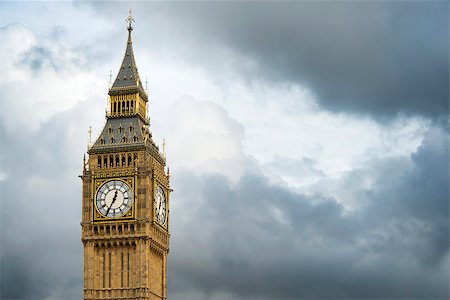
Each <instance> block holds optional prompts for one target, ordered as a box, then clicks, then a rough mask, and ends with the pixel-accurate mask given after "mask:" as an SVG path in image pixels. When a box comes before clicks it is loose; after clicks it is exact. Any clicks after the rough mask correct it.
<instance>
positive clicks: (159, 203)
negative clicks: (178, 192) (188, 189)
mask: <svg viewBox="0 0 450 300" xmlns="http://www.w3.org/2000/svg"><path fill="white" fill-rule="evenodd" d="M166 212H167V211H166V196H165V194H164V191H163V189H162V188H161V187H160V186H158V187H157V188H156V191H155V217H156V221H158V223H159V224H161V225H164V224H166V219H167V218H166Z"/></svg>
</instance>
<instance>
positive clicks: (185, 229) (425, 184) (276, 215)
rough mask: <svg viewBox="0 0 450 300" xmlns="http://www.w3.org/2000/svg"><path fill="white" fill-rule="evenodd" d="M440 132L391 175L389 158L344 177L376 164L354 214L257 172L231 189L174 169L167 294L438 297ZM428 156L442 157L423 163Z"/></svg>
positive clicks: (443, 220) (442, 187)
mask: <svg viewBox="0 0 450 300" xmlns="http://www.w3.org/2000/svg"><path fill="white" fill-rule="evenodd" d="M446 136H447V135H446V134H445V133H443V132H442V131H440V130H436V131H434V130H433V131H430V132H429V134H428V135H427V137H426V138H425V139H424V141H423V143H422V145H421V147H420V148H419V149H418V150H417V152H416V153H415V154H414V155H413V156H412V158H411V164H412V166H413V168H409V167H404V168H402V169H400V170H398V171H396V172H394V175H392V176H389V174H390V173H392V171H393V170H392V168H393V167H395V166H401V164H395V163H394V161H393V160H396V159H397V158H388V159H385V160H380V161H377V165H376V166H368V169H366V170H365V171H364V170H356V171H354V172H350V174H349V175H348V178H347V179H346V180H347V182H349V183H350V182H351V180H350V178H352V177H353V176H354V177H355V178H354V179H357V177H359V176H361V173H363V172H374V170H373V169H374V168H375V169H376V168H378V170H377V171H376V172H375V175H376V176H377V177H376V178H377V183H376V184H375V185H374V186H373V187H372V189H370V190H368V191H366V193H368V196H367V198H368V199H369V203H368V205H366V206H365V207H364V208H363V209H360V210H357V211H355V212H353V213H348V212H345V211H344V209H343V207H342V206H340V205H339V204H337V203H336V201H335V200H334V199H332V198H320V196H314V197H311V196H308V197H307V196H304V195H301V194H297V193H294V192H292V191H290V190H289V189H287V188H285V187H283V186H277V185H272V184H270V183H269V182H268V180H267V179H265V178H263V177H262V176H261V175H258V174H253V173H249V174H247V175H246V176H244V177H243V178H242V179H241V180H240V181H239V182H238V183H237V184H235V185H234V184H232V183H231V182H229V181H228V180H227V179H226V178H225V177H222V176H220V175H214V174H209V175H208V174H203V175H194V174H192V173H191V172H188V171H186V172H175V173H174V174H173V180H174V186H176V187H177V190H176V191H175V193H174V194H173V197H172V203H173V206H172V210H171V211H172V220H173V222H172V224H173V225H172V236H173V240H172V241H173V242H172V252H171V257H170V259H171V267H170V269H169V271H170V273H169V278H171V281H169V284H170V287H169V291H171V293H172V294H171V297H172V298H174V299H183V295H185V294H186V293H187V294H189V293H193V294H194V295H197V297H198V299H202V297H203V299H214V297H216V298H217V299H227V297H228V296H229V295H231V298H233V299H304V298H340V299H349V298H353V299H363V298H365V299H367V298H371V299H374V298H375V299H386V298H390V299H392V298H405V297H406V298H414V299H419V298H422V299H430V298H439V299H440V298H447V297H448V269H447V265H448V253H449V247H448V242H449V240H448V236H449V229H448V172H447V170H446V168H447V165H448V164H447V163H445V162H448V149H447V147H446V142H445V141H446ZM430 159H432V160H433V161H435V162H437V161H441V162H443V163H442V164H441V166H439V167H438V166H436V165H434V164H433V163H431V166H433V167H430V163H429V160H430ZM370 168H372V170H370ZM431 170H432V172H428V171H431ZM193 187H195V190H194V189H193ZM347 188H348V189H356V190H357V189H359V187H358V186H354V185H351V184H349V185H348V186H347ZM193 191H195V193H193ZM199 295H200V296H199ZM221 295H222V296H221Z"/></svg>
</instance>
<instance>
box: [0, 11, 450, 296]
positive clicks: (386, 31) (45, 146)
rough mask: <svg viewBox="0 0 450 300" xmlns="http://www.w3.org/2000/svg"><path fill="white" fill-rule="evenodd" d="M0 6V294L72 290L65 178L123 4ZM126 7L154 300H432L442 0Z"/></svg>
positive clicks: (444, 89)
mask: <svg viewBox="0 0 450 300" xmlns="http://www.w3.org/2000/svg"><path fill="white" fill-rule="evenodd" d="M0 7H1V8H2V9H1V10H0V16H1V17H2V18H0V19H1V20H2V21H1V22H3V23H1V24H0V37H1V39H2V41H4V43H2V44H0V53H1V54H2V57H6V58H7V59H5V60H4V61H3V62H4V64H3V69H4V76H2V77H0V102H1V104H2V107H3V109H2V110H0V142H1V147H0V193H1V199H0V201H1V205H0V216H1V219H0V224H1V235H0V242H1V251H0V272H1V276H0V284H1V286H0V290H1V298H2V299H79V298H81V297H82V290H83V275H82V272H83V249H82V244H81V241H80V236H81V233H80V223H79V222H80V220H81V211H80V210H81V182H80V180H79V178H77V176H78V175H79V174H80V172H81V167H82V158H83V154H84V153H85V151H86V144H87V139H88V138H87V136H88V135H87V130H88V128H89V126H90V125H92V126H93V129H94V136H93V138H95V137H96V134H98V133H99V132H100V130H101V129H102V126H103V124H104V123H103V122H104V109H105V97H106V95H107V94H106V93H107V78H108V76H107V74H109V70H110V68H111V69H113V75H114V67H112V66H118V65H119V63H120V59H121V57H122V55H123V52H122V51H123V50H124V49H125V42H126V34H127V32H126V28H125V22H124V19H125V17H126V13H127V12H128V8H129V7H128V4H126V3H109V2H108V3H99V2H95V3H89V2H82V3H80V2H75V3H49V2H43V3H39V4H37V3H17V4H16V3H1V4H0ZM132 8H133V11H134V13H135V19H136V24H135V30H134V31H133V43H134V49H135V51H136V52H135V55H136V59H137V64H138V66H139V71H140V75H141V77H142V78H145V76H146V75H147V73H148V74H150V75H151V76H150V78H149V81H150V89H149V92H150V116H151V124H152V125H151V129H152V133H153V138H154V141H155V142H156V143H157V144H161V142H162V139H163V138H165V139H166V141H167V144H166V152H167V161H168V164H169V166H170V173H171V187H172V188H173V189H174V192H173V193H172V194H171V198H170V201H171V211H170V214H171V219H170V220H171V223H170V230H171V246H170V254H169V259H168V294H169V298H170V299H184V300H186V299H188V300H189V299H193V300H202V299H215V300H226V299H311V298H315V299H387V298H389V299H404V298H409V299H448V297H449V289H448V287H449V286H448V282H449V270H448V265H449V227H448V225H449V197H448V195H449V173H448V165H449V149H448V138H449V131H448V126H447V123H446V122H447V117H448V4H447V3H446V2H366V3H364V2H318V3H313V2H283V3H271V2H261V3H253V2H231V3H208V2H192V3H184V2H183V3H176V4H175V3H153V2H152V3H146V2H137V3H134V4H133V7H132ZM19 11H20V13H18V12H19ZM31 15H33V16H35V15H42V19H41V18H30V16H31ZM44 19H45V22H43V21H42V20H44Z"/></svg>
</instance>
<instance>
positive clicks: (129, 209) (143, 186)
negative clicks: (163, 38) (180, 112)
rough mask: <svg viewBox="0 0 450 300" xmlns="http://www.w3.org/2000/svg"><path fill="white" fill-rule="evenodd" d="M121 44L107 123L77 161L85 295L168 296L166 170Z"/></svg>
mask: <svg viewBox="0 0 450 300" xmlns="http://www.w3.org/2000/svg"><path fill="white" fill-rule="evenodd" d="M127 21H128V41H127V45H126V50H125V55H124V58H123V61H122V64H121V66H120V70H119V72H118V74H117V77H116V79H115V81H114V83H113V84H112V86H111V88H110V89H109V92H108V95H109V107H108V112H107V114H106V124H105V126H104V128H103V130H102V132H101V134H100V136H99V137H98V138H97V140H96V141H95V143H94V144H93V145H92V146H91V147H90V148H89V150H88V154H89V157H88V159H87V161H84V163H83V175H82V176H80V177H81V178H82V181H83V194H82V221H81V227H82V242H83V246H84V299H89V300H91V299H92V300H93V299H167V291H166V270H167V254H168V252H169V193H170V191H171V190H170V185H169V174H168V171H167V172H166V170H165V164H166V161H165V156H164V155H163V154H162V153H160V151H159V148H158V147H157V146H156V145H155V143H154V142H153V140H152V135H151V132H150V130H149V125H150V122H149V118H148V116H147V113H148V112H147V102H148V95H147V92H146V91H145V90H144V88H143V86H142V83H141V80H140V78H139V74H138V69H137V66H136V62H135V60H134V54H133V47H132V40H131V32H132V30H133V27H132V22H133V21H134V20H133V18H132V17H131V13H130V16H129V17H128V19H127Z"/></svg>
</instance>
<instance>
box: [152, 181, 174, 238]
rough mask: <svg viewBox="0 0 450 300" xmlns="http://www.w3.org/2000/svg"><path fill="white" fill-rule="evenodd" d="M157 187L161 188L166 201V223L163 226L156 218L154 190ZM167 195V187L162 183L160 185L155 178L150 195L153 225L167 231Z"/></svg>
mask: <svg viewBox="0 0 450 300" xmlns="http://www.w3.org/2000/svg"><path fill="white" fill-rule="evenodd" d="M158 187H161V189H162V191H163V193H164V197H165V199H166V222H165V223H164V224H161V223H159V222H158V219H157V216H156V208H155V203H156V198H155V195H156V190H157V188H158ZM169 194H170V193H169V189H168V188H167V186H166V185H165V184H164V183H162V182H161V181H159V180H158V179H157V178H155V180H153V195H152V211H153V223H154V224H157V225H158V226H160V227H161V228H164V229H165V230H168V229H169Z"/></svg>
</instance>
